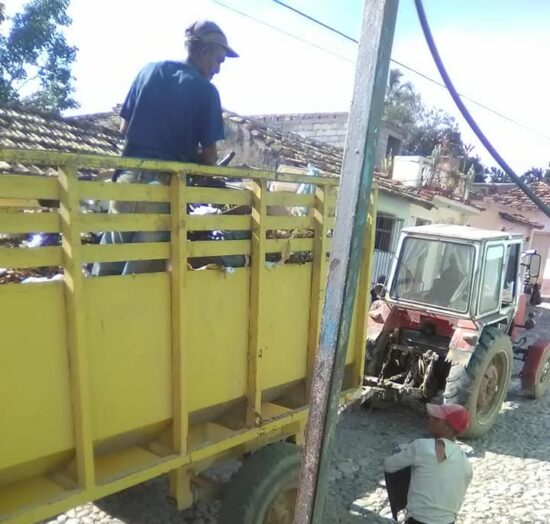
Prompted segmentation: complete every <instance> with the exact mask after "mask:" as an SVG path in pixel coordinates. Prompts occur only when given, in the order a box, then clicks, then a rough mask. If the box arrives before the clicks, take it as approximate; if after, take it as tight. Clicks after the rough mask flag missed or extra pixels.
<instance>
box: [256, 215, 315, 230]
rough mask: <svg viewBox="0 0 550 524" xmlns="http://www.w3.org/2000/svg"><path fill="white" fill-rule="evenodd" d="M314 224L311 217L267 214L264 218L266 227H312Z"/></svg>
mask: <svg viewBox="0 0 550 524" xmlns="http://www.w3.org/2000/svg"><path fill="white" fill-rule="evenodd" d="M314 226H315V222H314V220H313V217H309V216H308V217H285V216H268V217H266V219H265V227H266V229H312V228H313V227H314Z"/></svg>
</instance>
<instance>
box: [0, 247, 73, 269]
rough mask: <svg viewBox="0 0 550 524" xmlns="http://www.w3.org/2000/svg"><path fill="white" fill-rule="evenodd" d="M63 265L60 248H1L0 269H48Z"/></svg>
mask: <svg viewBox="0 0 550 524" xmlns="http://www.w3.org/2000/svg"><path fill="white" fill-rule="evenodd" d="M62 263H63V253H62V251H61V248H60V247H36V248H9V247H0V267H18V268H25V267H46V266H60V265H61V264H62Z"/></svg>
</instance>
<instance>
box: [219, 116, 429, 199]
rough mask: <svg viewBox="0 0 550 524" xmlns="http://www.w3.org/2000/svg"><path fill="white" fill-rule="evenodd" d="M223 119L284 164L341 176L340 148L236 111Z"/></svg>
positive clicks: (407, 193) (409, 193)
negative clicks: (283, 130)
mask: <svg viewBox="0 0 550 524" xmlns="http://www.w3.org/2000/svg"><path fill="white" fill-rule="evenodd" d="M224 118H225V121H226V125H229V126H231V125H238V126H243V127H244V128H246V129H247V131H248V132H249V133H250V135H251V136H252V137H253V138H254V140H257V141H261V142H263V143H264V144H265V145H266V146H267V147H269V148H270V149H271V150H274V151H276V152H277V154H278V157H279V162H280V163H281V164H286V165H293V166H296V167H308V165H309V164H311V165H313V166H314V167H315V168H317V169H319V170H321V171H324V172H327V173H331V174H335V175H340V172H341V168H342V156H343V151H342V149H340V148H339V147H335V146H331V145H328V144H325V143H321V142H317V141H315V140H311V139H307V138H304V137H303V136H301V135H298V134H296V133H280V132H278V131H276V130H274V129H271V128H269V127H265V126H263V125H261V124H259V123H257V122H255V121H253V120H250V119H249V118H245V117H242V116H239V115H236V114H234V113H229V112H226V113H224ZM375 179H376V182H377V184H378V187H379V188H380V190H381V191H384V192H386V193H390V194H393V195H395V196H398V197H402V198H405V199H407V200H409V201H412V202H414V203H416V204H418V205H420V206H423V207H428V208H431V207H433V205H432V203H431V201H430V199H427V198H424V197H422V196H420V195H418V194H417V193H416V192H415V191H413V190H411V189H409V188H407V187H405V186H404V185H403V184H401V183H399V182H396V181H395V180H391V179H388V178H385V177H384V176H383V175H381V174H379V173H375Z"/></svg>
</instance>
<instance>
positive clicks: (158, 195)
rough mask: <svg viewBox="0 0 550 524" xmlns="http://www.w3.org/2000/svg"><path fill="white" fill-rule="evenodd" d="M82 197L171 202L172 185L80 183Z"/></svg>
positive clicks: (79, 188)
mask: <svg viewBox="0 0 550 524" xmlns="http://www.w3.org/2000/svg"><path fill="white" fill-rule="evenodd" d="M78 195H79V196H80V198H83V199H84V198H85V199H92V200H120V201H136V202H169V201H170V187H169V186H164V185H156V184H112V183H111V182H88V181H82V182H79V183H78Z"/></svg>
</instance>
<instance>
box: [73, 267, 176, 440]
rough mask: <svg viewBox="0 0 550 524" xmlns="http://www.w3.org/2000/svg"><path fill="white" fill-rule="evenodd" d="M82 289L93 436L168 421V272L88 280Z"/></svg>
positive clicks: (169, 354)
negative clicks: (91, 398) (83, 292)
mask: <svg viewBox="0 0 550 524" xmlns="http://www.w3.org/2000/svg"><path fill="white" fill-rule="evenodd" d="M84 290H85V307H86V320H87V326H86V327H87V329H86V332H87V337H88V351H89V355H88V358H89V368H90V390H91V393H92V397H93V399H94V400H93V405H92V422H93V425H92V428H93V435H94V439H95V440H100V439H104V438H106V437H111V436H114V435H118V434H120V433H124V432H127V431H130V430H134V429H138V428H140V427H143V426H147V425H150V424H154V423H156V422H161V421H163V420H167V419H169V418H170V417H171V415H172V413H171V410H172V394H171V380H170V376H171V357H172V355H171V353H172V350H171V313H170V282H169V276H168V274H166V273H151V274H141V275H131V276H124V277H121V276H115V277H102V278H89V279H86V280H85V286H84Z"/></svg>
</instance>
